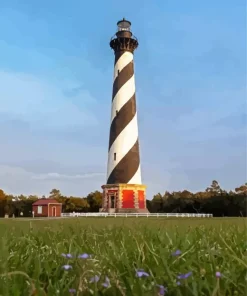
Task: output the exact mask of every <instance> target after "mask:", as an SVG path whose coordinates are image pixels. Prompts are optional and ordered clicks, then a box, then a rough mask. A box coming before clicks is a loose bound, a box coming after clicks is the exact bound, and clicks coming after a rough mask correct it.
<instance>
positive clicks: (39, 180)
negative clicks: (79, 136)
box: [0, 165, 105, 196]
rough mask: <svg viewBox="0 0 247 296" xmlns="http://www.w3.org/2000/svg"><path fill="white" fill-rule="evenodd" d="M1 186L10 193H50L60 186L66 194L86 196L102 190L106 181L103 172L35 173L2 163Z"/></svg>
mask: <svg viewBox="0 0 247 296" xmlns="http://www.w3.org/2000/svg"><path fill="white" fill-rule="evenodd" d="M0 180H1V185H0V188H1V189H3V190H4V191H5V192H7V193H9V194H15V195H17V194H37V195H40V196H41V195H43V194H48V193H49V192H50V190H51V189H52V188H58V189H59V190H60V191H61V192H62V193H63V194H65V195H75V196H85V195H87V194H88V193H89V192H90V191H93V190H101V185H103V184H104V182H105V174H103V173H97V172H96V173H85V174H75V175H72V174H71V175H66V174H59V173H46V174H35V173H33V172H30V171H27V170H24V169H23V168H21V167H14V166H8V165H0Z"/></svg>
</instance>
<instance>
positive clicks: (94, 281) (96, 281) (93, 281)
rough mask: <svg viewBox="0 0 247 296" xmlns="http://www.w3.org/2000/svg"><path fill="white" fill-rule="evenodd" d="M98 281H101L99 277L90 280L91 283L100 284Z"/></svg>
mask: <svg viewBox="0 0 247 296" xmlns="http://www.w3.org/2000/svg"><path fill="white" fill-rule="evenodd" d="M98 281H99V276H98V275H95V276H93V277H92V278H91V279H90V281H89V283H98Z"/></svg>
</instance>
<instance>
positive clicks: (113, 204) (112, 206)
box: [110, 195, 115, 209]
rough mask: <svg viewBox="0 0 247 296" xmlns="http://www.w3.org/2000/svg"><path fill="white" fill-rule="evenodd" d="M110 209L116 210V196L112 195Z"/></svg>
mask: <svg viewBox="0 0 247 296" xmlns="http://www.w3.org/2000/svg"><path fill="white" fill-rule="evenodd" d="M110 208H111V209H115V196H114V195H110Z"/></svg>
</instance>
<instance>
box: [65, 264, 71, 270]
mask: <svg viewBox="0 0 247 296" xmlns="http://www.w3.org/2000/svg"><path fill="white" fill-rule="evenodd" d="M63 269H64V270H69V269H72V266H71V265H68V264H65V265H64V266H63Z"/></svg>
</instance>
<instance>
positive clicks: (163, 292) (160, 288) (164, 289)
mask: <svg viewBox="0 0 247 296" xmlns="http://www.w3.org/2000/svg"><path fill="white" fill-rule="evenodd" d="M157 287H159V295H161V296H163V295H165V294H166V292H167V288H166V287H164V286H162V285H157Z"/></svg>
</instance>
